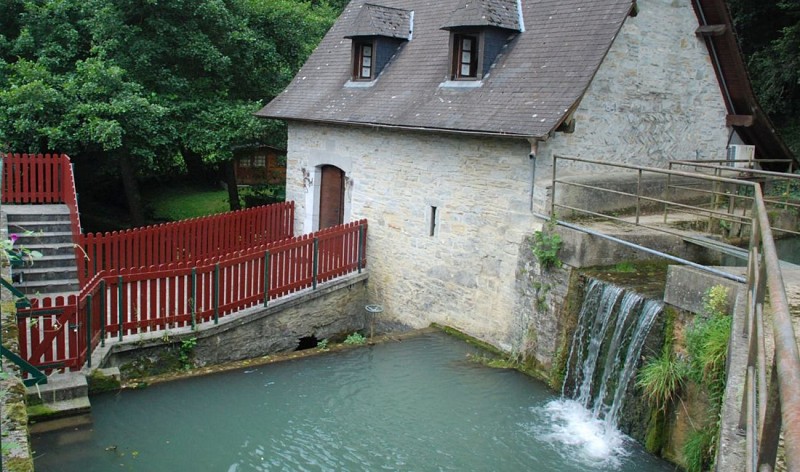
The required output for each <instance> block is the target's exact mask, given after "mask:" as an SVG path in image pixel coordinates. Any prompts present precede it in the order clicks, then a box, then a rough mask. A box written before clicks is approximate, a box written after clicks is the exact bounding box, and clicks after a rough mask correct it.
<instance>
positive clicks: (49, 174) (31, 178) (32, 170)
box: [0, 153, 82, 264]
mask: <svg viewBox="0 0 800 472" xmlns="http://www.w3.org/2000/svg"><path fill="white" fill-rule="evenodd" d="M0 157H1V158H2V162H3V166H2V167H3V169H2V172H3V174H2V188H1V189H0V195H1V196H2V202H3V203H17V204H56V203H63V204H65V205H67V208H69V218H70V225H71V229H72V240H73V241H77V238H78V236H80V234H81V221H80V214H79V213H78V194H77V192H76V191H75V177H74V175H73V173H72V162H71V161H70V159H69V156H67V155H66V154H10V153H9V154H2V153H0ZM75 260H76V261H78V262H79V264H80V261H81V260H82V254H80V251H79V250H78V248H77V247H76V248H75Z"/></svg>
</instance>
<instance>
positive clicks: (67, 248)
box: [25, 242, 75, 263]
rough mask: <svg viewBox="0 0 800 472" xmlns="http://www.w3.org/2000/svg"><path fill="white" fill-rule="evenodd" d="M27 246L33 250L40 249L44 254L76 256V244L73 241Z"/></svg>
mask: <svg viewBox="0 0 800 472" xmlns="http://www.w3.org/2000/svg"><path fill="white" fill-rule="evenodd" d="M25 247H26V248H28V249H30V250H31V251H39V252H41V253H42V255H43V256H58V255H72V256H73V257H75V246H74V245H73V244H72V243H71V242H70V243H53V244H39V243H36V244H28V245H25ZM34 263H35V261H34Z"/></svg>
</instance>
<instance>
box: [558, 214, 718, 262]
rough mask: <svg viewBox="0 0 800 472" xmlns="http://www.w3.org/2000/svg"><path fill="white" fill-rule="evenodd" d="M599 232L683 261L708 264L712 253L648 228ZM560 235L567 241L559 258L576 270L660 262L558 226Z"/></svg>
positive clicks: (617, 227)
mask: <svg viewBox="0 0 800 472" xmlns="http://www.w3.org/2000/svg"><path fill="white" fill-rule="evenodd" d="M587 227H589V228H593V229H596V230H597V231H600V232H602V233H604V234H607V235H609V236H613V237H615V238H618V239H622V240H624V241H628V242H631V243H634V244H638V245H640V246H644V247H647V248H649V249H653V250H656V251H660V252H664V253H667V254H671V255H673V256H677V257H680V258H682V259H686V260H691V261H699V262H701V263H702V262H707V259H708V258H709V254H708V253H709V251H708V250H706V249H705V248H702V247H700V246H695V245H690V244H686V243H685V242H684V241H683V238H681V237H679V236H676V235H673V234H668V233H664V232H659V231H654V230H649V229H647V228H642V227H636V226H633V225H629V226H620V225H613V226H609V225H607V226H605V227H603V228H602V229H597V228H595V227H594V226H590V225H587ZM556 230H557V231H558V234H559V235H561V239H562V241H563V243H562V246H561V251H559V253H558V255H559V258H561V260H562V261H563V262H564V263H565V264H567V265H569V266H572V267H575V268H582V267H597V266H609V265H614V264H616V263H618V262H620V261H642V260H651V259H657V257H656V256H654V255H652V254H648V253H646V252H644V251H640V250H638V249H635V248H632V247H628V246H624V245H622V244H618V243H616V242H614V241H610V240H608V239H605V238H601V237H598V236H593V235H590V234H587V233H584V232H582V231H577V230H574V229H570V228H566V227H564V226H558V227H557V229H556Z"/></svg>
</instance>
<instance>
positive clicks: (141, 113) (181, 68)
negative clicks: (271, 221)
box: [0, 0, 337, 224]
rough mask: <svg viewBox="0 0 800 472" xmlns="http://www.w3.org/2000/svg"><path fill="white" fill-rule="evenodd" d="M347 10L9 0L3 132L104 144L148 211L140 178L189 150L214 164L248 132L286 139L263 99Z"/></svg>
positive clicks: (173, 0)
mask: <svg viewBox="0 0 800 472" xmlns="http://www.w3.org/2000/svg"><path fill="white" fill-rule="evenodd" d="M336 15H337V11H336V10H334V9H333V8H332V7H331V6H330V5H329V4H328V2H327V1H315V2H307V1H292V0H170V1H169V2H155V1H152V0H82V1H79V0H7V1H6V2H4V3H3V5H2V6H0V27H2V30H0V146H3V147H5V148H7V149H8V150H15V151H28V152H41V151H59V152H68V153H70V154H71V155H72V156H73V157H74V158H76V159H81V157H82V156H88V155H102V156H104V157H105V158H106V159H105V161H104V164H105V165H103V166H102V169H101V170H102V171H104V172H109V173H114V174H116V175H119V176H120V177H121V178H122V181H123V184H124V187H125V194H126V196H127V200H128V205H129V208H130V212H131V215H132V218H133V220H134V222H135V223H136V224H141V222H142V220H143V212H142V209H141V205H140V204H139V203H138V202H139V200H140V198H139V196H138V188H137V185H136V182H137V178H139V177H146V176H148V175H157V174H159V173H162V172H164V171H165V170H167V169H170V168H171V167H172V166H173V165H174V163H175V158H176V157H177V156H180V157H181V158H182V160H183V162H184V165H185V167H186V169H188V170H190V171H192V172H193V173H195V174H196V175H198V176H201V177H202V175H207V174H210V173H213V172H209V171H213V170H214V169H215V168H216V167H217V166H218V165H219V164H220V163H223V162H226V161H230V159H231V156H232V150H233V148H234V147H236V146H240V145H245V144H271V145H278V146H281V145H283V144H284V143H285V139H286V138H285V128H284V127H283V125H282V124H280V123H277V122H270V121H267V120H261V119H256V118H255V117H254V116H253V113H254V112H255V111H257V110H258V109H259V108H260V107H261V106H262V105H263V101H264V100H270V99H271V98H272V97H274V96H275V95H276V94H277V93H279V92H280V91H281V90H282V89H283V88H284V87H285V86H286V85H287V84H288V82H289V80H291V78H292V77H293V75H294V74H295V73H296V72H297V70H298V69H299V67H300V66H301V65H302V64H303V62H304V61H305V59H306V57H307V56H308V54H310V52H311V51H312V50H313V48H314V47H315V46H316V44H317V42H318V41H319V40H320V39H321V37H322V35H323V34H324V33H325V31H327V29H328V28H329V27H330V25H331V24H332V23H333V21H334V19H335V17H336ZM234 188H235V186H234ZM231 203H232V205H234V204H238V198H235V199H231Z"/></svg>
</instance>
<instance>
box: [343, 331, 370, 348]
mask: <svg viewBox="0 0 800 472" xmlns="http://www.w3.org/2000/svg"><path fill="white" fill-rule="evenodd" d="M366 342H367V338H365V337H364V335H362V334H361V333H358V332H355V333H353V334H350V335H348V336H347V339H345V340H344V343H345V344H347V345H348V346H360V345H362V344H366Z"/></svg>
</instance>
